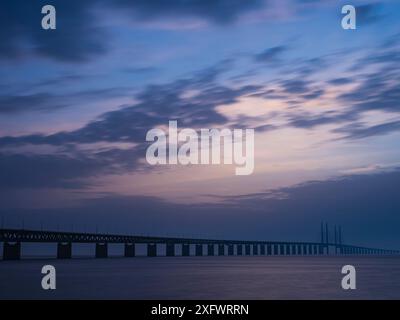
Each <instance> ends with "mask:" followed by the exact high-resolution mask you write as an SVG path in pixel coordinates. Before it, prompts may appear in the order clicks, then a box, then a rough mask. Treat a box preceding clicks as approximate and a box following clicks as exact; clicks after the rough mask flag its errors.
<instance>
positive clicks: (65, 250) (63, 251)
mask: <svg viewBox="0 0 400 320" xmlns="http://www.w3.org/2000/svg"><path fill="white" fill-rule="evenodd" d="M71 257H72V243H71V242H67V243H63V242H59V243H57V259H71Z"/></svg>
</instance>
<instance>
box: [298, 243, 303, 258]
mask: <svg viewBox="0 0 400 320" xmlns="http://www.w3.org/2000/svg"><path fill="white" fill-rule="evenodd" d="M297 254H298V255H302V254H303V253H302V250H301V244H298V245H297Z"/></svg>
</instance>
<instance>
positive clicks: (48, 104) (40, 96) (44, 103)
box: [0, 78, 131, 114]
mask: <svg viewBox="0 0 400 320" xmlns="http://www.w3.org/2000/svg"><path fill="white" fill-rule="evenodd" d="M63 81H68V78H66V79H63V78H60V79H58V80H56V81H55V83H51V84H53V85H56V86H57V85H60V83H62V82H63ZM48 85H50V83H48V84H46V83H43V82H42V83H39V84H38V85H37V87H38V88H41V87H42V86H48ZM130 91H131V90H130V89H129V88H123V87H116V88H107V89H88V90H82V91H78V92H75V93H74V94H52V93H44V92H38V93H33V94H21V95H17V94H10V95H6V94H5V95H2V96H1V95H0V114H1V113H4V114H20V113H23V112H50V111H56V110H58V109H60V108H66V107H71V106H77V105H82V104H84V103H86V102H91V103H92V102H94V101H99V100H100V101H104V99H108V98H113V97H123V96H127V95H128V94H129V93H130Z"/></svg>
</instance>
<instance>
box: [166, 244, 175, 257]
mask: <svg viewBox="0 0 400 320" xmlns="http://www.w3.org/2000/svg"><path fill="white" fill-rule="evenodd" d="M166 256H167V257H174V256H175V243H167V245H166Z"/></svg>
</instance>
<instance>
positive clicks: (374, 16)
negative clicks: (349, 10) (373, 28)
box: [356, 3, 383, 26]
mask: <svg viewBox="0 0 400 320" xmlns="http://www.w3.org/2000/svg"><path fill="white" fill-rule="evenodd" d="M381 9H382V4H380V3H370V4H364V5H358V6H356V13H357V24H358V25H360V26H363V25H368V24H372V23H375V22H377V21H379V20H380V19H382V18H383V15H382V14H381Z"/></svg>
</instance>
